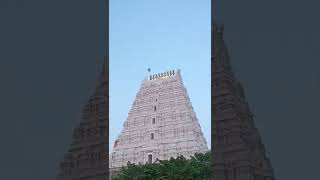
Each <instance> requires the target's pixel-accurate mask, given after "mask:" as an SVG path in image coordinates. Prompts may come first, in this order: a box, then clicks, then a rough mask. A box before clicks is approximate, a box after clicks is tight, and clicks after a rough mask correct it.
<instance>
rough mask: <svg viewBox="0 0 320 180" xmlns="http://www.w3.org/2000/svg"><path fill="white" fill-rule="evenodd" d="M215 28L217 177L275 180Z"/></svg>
mask: <svg viewBox="0 0 320 180" xmlns="http://www.w3.org/2000/svg"><path fill="white" fill-rule="evenodd" d="M223 32H224V27H223V24H220V25H219V24H214V25H213V27H212V46H211V47H212V50H211V52H212V55H211V57H212V63H211V65H212V77H211V78H212V79H211V81H212V83H211V85H212V87H211V88H212V95H211V96H212V99H211V109H212V123H211V124H212V132H211V135H212V149H213V154H214V155H213V159H214V162H213V176H214V179H215V180H274V179H275V178H274V175H273V169H272V167H271V163H270V161H269V159H268V158H267V157H266V155H265V148H264V145H263V144H262V142H261V138H260V135H259V132H258V130H257V128H255V125H254V120H253V115H252V113H251V112H250V109H249V105H248V103H247V101H246V98H245V94H244V91H243V88H242V86H241V84H240V82H239V80H237V78H236V77H235V76H234V74H233V72H232V69H231V65H230V57H229V53H228V51H227V48H226V45H225V43H224V39H223Z"/></svg>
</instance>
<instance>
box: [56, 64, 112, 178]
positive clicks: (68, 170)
mask: <svg viewBox="0 0 320 180" xmlns="http://www.w3.org/2000/svg"><path fill="white" fill-rule="evenodd" d="M107 68H108V64H107V61H106V60H105V62H104V64H103V68H102V72H101V75H100V77H99V79H98V81H97V86H96V89H95V92H94V93H93V94H92V95H91V96H90V98H89V100H88V103H87V104H86V105H85V106H84V108H83V110H82V116H81V120H80V124H79V125H78V126H77V127H76V128H75V129H74V131H73V138H72V143H71V145H70V147H69V149H68V152H67V153H66V154H65V156H64V159H63V161H62V162H61V163H60V173H59V174H58V176H57V180H106V179H107V178H108V168H107V167H108V144H109V139H108V132H109V131H108V108H109V105H108V104H109V103H108V102H109V97H108V91H109V86H108V72H107Z"/></svg>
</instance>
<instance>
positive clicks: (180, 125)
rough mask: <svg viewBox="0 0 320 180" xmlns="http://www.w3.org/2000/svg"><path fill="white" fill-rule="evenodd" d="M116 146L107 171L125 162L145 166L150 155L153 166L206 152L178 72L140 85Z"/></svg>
mask: <svg viewBox="0 0 320 180" xmlns="http://www.w3.org/2000/svg"><path fill="white" fill-rule="evenodd" d="M161 74H162V75H161ZM153 118H154V120H153ZM153 121H155V122H153ZM152 133H153V136H154V138H153V139H152V138H151V136H152V135H151V134H152ZM116 142H117V143H116ZM116 142H115V144H114V145H115V146H114V148H113V150H112V153H111V155H110V163H109V167H110V168H113V167H121V166H126V165H127V163H128V161H130V162H131V163H135V164H138V163H142V164H144V163H146V162H147V161H148V154H152V162H154V161H155V160H156V159H160V160H165V159H170V158H171V157H177V156H178V155H183V156H184V157H186V158H189V157H190V155H193V154H195V153H196V152H206V151H208V147H207V143H206V140H205V138H204V136H203V134H202V132H201V127H200V125H199V122H198V120H197V118H196V114H195V113H194V110H193V108H192V105H191V102H190V99H189V97H188V94H187V91H186V88H185V87H184V85H183V82H182V78H181V75H180V70H178V71H177V72H174V73H173V71H170V72H166V73H160V74H158V75H153V76H150V77H146V78H145V79H144V80H143V81H142V84H141V88H140V90H139V92H138V93H137V95H136V98H135V101H134V102H133V104H132V108H131V110H130V112H129V113H128V118H127V120H126V121H125V122H124V124H123V129H122V131H121V133H120V135H119V136H118V138H117V139H116Z"/></svg>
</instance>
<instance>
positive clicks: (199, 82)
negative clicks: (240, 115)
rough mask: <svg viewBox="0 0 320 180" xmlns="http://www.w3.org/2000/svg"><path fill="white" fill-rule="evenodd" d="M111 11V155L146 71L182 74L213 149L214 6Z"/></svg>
mask: <svg viewBox="0 0 320 180" xmlns="http://www.w3.org/2000/svg"><path fill="white" fill-rule="evenodd" d="M109 9H110V12H109V13H110V14H109V15H110V16H109V37H110V40H109V49H110V52H109V53H110V54H109V55H110V126H109V127H110V136H109V137H110V139H109V140H110V151H111V150H112V146H113V143H114V140H115V138H116V137H117V136H118V135H119V134H120V132H121V129H122V125H123V122H124V121H125V120H126V118H127V115H128V112H129V110H130V108H131V105H132V103H133V101H134V98H135V96H136V93H137V92H138V90H139V87H140V84H141V81H142V80H143V78H144V77H145V76H146V75H147V70H146V69H147V67H150V68H151V71H152V73H159V72H163V71H166V70H172V69H177V68H179V69H181V74H182V79H183V82H184V85H185V87H186V88H187V92H188V94H189V97H190V100H191V103H192V105H193V107H194V110H195V113H196V115H197V117H198V119H199V122H200V125H201V128H202V132H203V133H204V135H205V138H206V140H207V143H208V146H209V148H210V146H211V138H210V137H211V122H210V120H211V112H210V106H211V103H210V102H211V100H210V99H211V97H210V93H211V91H210V88H211V86H210V79H211V78H210V77H211V76H210V72H211V71H210V57H211V56H210V46H211V45H210V43H211V39H210V37H211V35H210V0H201V1H194V0H174V1H172V0H134V1H133V0H110V5H109Z"/></svg>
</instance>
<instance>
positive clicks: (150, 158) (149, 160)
mask: <svg viewBox="0 0 320 180" xmlns="http://www.w3.org/2000/svg"><path fill="white" fill-rule="evenodd" d="M148 163H152V154H148Z"/></svg>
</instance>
